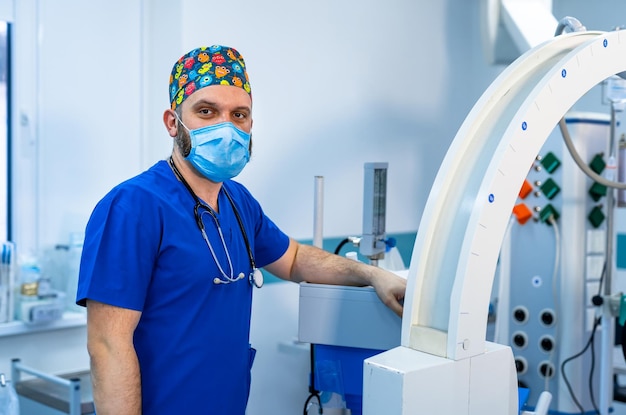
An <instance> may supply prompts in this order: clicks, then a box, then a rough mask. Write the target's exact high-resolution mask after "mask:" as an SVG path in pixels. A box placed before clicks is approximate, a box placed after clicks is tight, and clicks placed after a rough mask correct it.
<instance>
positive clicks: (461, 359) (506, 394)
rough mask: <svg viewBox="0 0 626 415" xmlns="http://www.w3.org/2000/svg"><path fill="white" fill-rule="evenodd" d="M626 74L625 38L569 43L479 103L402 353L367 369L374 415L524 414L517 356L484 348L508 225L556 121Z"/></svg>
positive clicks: (412, 284) (531, 62)
mask: <svg viewBox="0 0 626 415" xmlns="http://www.w3.org/2000/svg"><path fill="white" fill-rule="evenodd" d="M625 70H626V32H624V31H615V32H591V31H589V32H575V33H569V34H565V35H560V36H557V37H554V38H552V39H550V40H548V41H546V42H544V43H541V44H539V45H537V46H535V47H533V48H532V49H531V50H529V51H528V52H526V53H524V54H523V55H522V56H520V57H519V58H518V59H517V60H515V62H513V63H512V64H511V65H510V66H509V67H507V68H506V69H505V70H504V71H503V72H502V74H501V75H500V76H499V77H498V78H497V79H496V80H495V81H494V82H493V83H492V84H491V86H490V87H489V88H488V89H487V91H485V93H484V94H483V95H482V97H481V98H480V99H479V101H478V102H477V103H476V104H475V106H474V108H473V109H472V110H471V112H470V113H469V115H468V116H467V118H466V119H465V121H464V123H463V125H462V126H461V128H460V129H459V131H458V133H457V135H456V137H455V139H454V141H453V142H452V144H451V146H450V149H449V150H448V153H447V154H446V157H445V158H444V161H443V163H442V165H441V168H440V170H439V173H438V174H437V177H436V179H435V182H434V184H433V187H432V190H431V193H430V196H429V198H428V201H427V203H426V207H425V210H424V213H423V216H422V220H421V223H420V228H419V232H418V235H417V239H416V241H415V247H414V251H413V257H412V260H411V266H410V270H409V275H408V286H407V297H406V299H405V309H404V317H403V321H402V338H401V346H399V347H398V348H395V349H392V350H390V351H387V352H384V353H382V354H379V355H376V356H374V357H372V358H370V359H367V360H366V361H365V363H364V394H363V403H364V412H363V413H364V414H365V415H375V414H380V413H385V414H389V415H400V414H402V415H408V414H412V413H418V411H419V412H422V411H423V413H454V414H468V415H469V414H472V415H474V414H476V415H478V414H481V415H486V414H487V415H488V414H493V415H502V414H510V415H513V414H516V413H517V385H516V382H515V381H514V379H515V377H514V376H513V375H512V374H514V373H515V367H514V364H513V357H512V353H511V350H510V348H508V347H505V346H497V345H494V344H491V343H488V342H486V341H485V333H486V326H487V314H488V304H489V297H490V293H491V288H492V284H493V278H494V273H495V269H496V264H497V259H498V255H499V251H500V246H501V243H502V239H503V236H504V233H505V231H506V226H507V223H508V220H509V218H510V215H511V211H512V209H513V206H514V204H515V201H516V199H517V195H518V192H519V189H520V187H521V185H522V183H523V181H524V178H525V177H526V175H527V173H528V169H529V166H531V165H532V162H533V160H534V159H535V156H536V155H537V154H538V152H539V150H540V149H541V147H542V145H543V143H544V142H545V141H546V139H547V137H548V135H549V134H550V132H551V131H552V130H553V129H554V127H555V126H556V125H557V123H558V121H559V120H560V119H561V118H562V117H563V116H564V115H565V114H566V112H567V111H568V110H569V109H570V108H571V107H572V105H573V104H574V103H576V101H578V100H579V99H580V98H581V97H582V96H583V95H584V94H585V93H587V92H588V91H589V90H590V89H591V88H593V87H594V86H595V85H597V84H598V83H600V82H601V81H603V80H605V79H607V78H608V77H610V76H612V75H614V74H616V73H620V72H623V71H625ZM473 367H480V368H482V369H481V370H483V371H485V370H488V371H489V373H488V374H484V376H483V375H481V376H483V377H489V380H487V379H484V378H482V377H479V376H477V375H476V374H475V372H474V371H473V369H472V368H473ZM476 372H478V371H476ZM459 376H460V380H459ZM418 380H419V381H418ZM481 382H488V384H489V385H490V387H482V386H481ZM462 385H464V386H463V389H459V390H457V389H456V388H457V387H461V386H462ZM491 386H493V388H492V387H491ZM494 388H495V389H494ZM421 389H427V391H428V393H423V394H422V393H421V392H420V390H421ZM459 391H461V392H459ZM390 397H395V398H390ZM451 400H457V401H458V402H457V403H455V404H453V403H450V402H448V401H451ZM483 402H489V405H486V406H484V405H483V404H482V403H483ZM441 405H446V406H441ZM449 407H452V408H454V409H451V410H450V411H447V410H446V408H449ZM429 411H431V412H429Z"/></svg>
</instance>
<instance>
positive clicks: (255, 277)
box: [168, 156, 263, 288]
mask: <svg viewBox="0 0 626 415" xmlns="http://www.w3.org/2000/svg"><path fill="white" fill-rule="evenodd" d="M168 163H169V165H170V167H171V168H172V171H174V174H176V177H178V179H179V180H180V181H181V182H182V183H183V184H184V185H185V188H187V191H188V192H189V194H190V195H191V197H193V200H194V201H195V202H196V204H195V206H194V207H193V215H194V218H195V219H196V224H197V225H198V228H199V229H200V232H201V233H202V238H203V239H204V242H206V244H207V246H208V247H209V251H210V252H211V256H212V257H213V260H214V261H215V264H217V268H218V269H219V271H220V274H221V275H222V278H220V277H215V278H214V279H213V283H214V284H216V285H217V284H230V283H232V282H236V281H239V280H240V279H243V278H245V274H244V273H243V272H240V273H239V274H238V275H237V276H234V273H233V263H232V261H231V259H230V254H229V252H228V247H227V246H226V241H224V235H223V234H222V228H221V227H220V223H219V221H218V219H217V215H216V214H215V211H214V210H213V208H211V206H209V205H207V204H206V203H204V202H202V201H201V200H200V198H198V196H196V194H195V193H194V192H193V190H191V187H190V186H189V183H187V181H186V180H185V178H184V177H183V175H182V174H181V173H180V171H178V168H177V167H176V165H175V164H174V160H173V159H172V157H171V156H170V158H169V160H168ZM222 190H223V191H224V194H225V195H226V198H227V199H228V201H229V202H230V205H231V206H232V207H233V212H234V213H235V217H236V218H237V223H238V224H239V229H240V230H241V234H242V235H243V241H244V243H245V244H246V250H247V251H248V259H249V260H250V267H251V268H252V272H250V274H249V275H248V281H249V282H250V284H252V285H254V286H255V287H257V288H261V287H262V286H263V273H262V272H261V270H260V269H258V268H257V267H256V264H255V262H254V256H253V255H252V249H251V248H250V241H249V240H248V235H247V234H246V230H245V228H244V226H243V221H242V220H241V216H239V212H238V211H237V207H236V206H235V202H234V201H233V199H232V198H231V196H230V194H229V193H228V191H227V190H226V188H225V187H224V186H222ZM201 210H202V211H201ZM205 213H208V214H209V215H211V217H212V218H213V221H214V222H215V226H216V227H217V233H218V234H219V236H220V240H221V241H222V247H223V248H224V252H225V253H226V259H227V260H228V267H229V271H230V272H229V273H228V274H227V273H226V272H225V271H224V269H223V268H222V266H221V265H220V262H219V261H218V260H217V256H216V255H215V251H214V250H213V246H212V245H211V243H210V242H209V238H208V237H207V234H206V231H205V229H204V221H203V220H202V215H203V214H205Z"/></svg>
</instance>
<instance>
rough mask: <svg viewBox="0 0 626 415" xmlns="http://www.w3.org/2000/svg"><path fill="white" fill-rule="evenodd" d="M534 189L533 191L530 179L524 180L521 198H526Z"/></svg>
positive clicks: (520, 193)
mask: <svg viewBox="0 0 626 415" xmlns="http://www.w3.org/2000/svg"><path fill="white" fill-rule="evenodd" d="M532 191H533V185H532V184H530V183H529V182H528V180H524V183H523V184H522V188H521V189H520V190H519V197H520V199H526V196H528V195H529V194H530V193H531V192H532Z"/></svg>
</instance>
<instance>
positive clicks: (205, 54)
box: [170, 45, 252, 110]
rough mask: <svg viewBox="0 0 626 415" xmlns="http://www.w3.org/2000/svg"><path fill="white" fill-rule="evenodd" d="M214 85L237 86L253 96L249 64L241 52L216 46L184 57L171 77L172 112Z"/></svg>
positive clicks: (177, 63) (196, 50)
mask: <svg viewBox="0 0 626 415" xmlns="http://www.w3.org/2000/svg"><path fill="white" fill-rule="evenodd" d="M211 85H233V86H236V87H239V88H242V89H243V90H244V91H246V92H247V93H248V94H250V96H252V92H251V90H250V83H249V81H248V74H247V73H246V64H245V62H244V60H243V57H242V56H241V55H240V54H239V52H237V50H235V49H233V48H230V47H227V46H221V45H213V46H209V47H206V46H205V47H200V48H196V49H194V50H192V51H191V52H189V53H187V54H186V55H184V56H182V57H181V58H180V59H179V60H178V61H177V62H176V64H174V68H173V69H172V74H171V75H170V103H171V105H172V109H173V110H175V109H176V107H178V106H179V105H180V104H182V103H183V101H184V100H185V99H187V97H189V95H191V94H193V93H194V92H195V91H197V90H198V89H201V88H204V87H205V86H211Z"/></svg>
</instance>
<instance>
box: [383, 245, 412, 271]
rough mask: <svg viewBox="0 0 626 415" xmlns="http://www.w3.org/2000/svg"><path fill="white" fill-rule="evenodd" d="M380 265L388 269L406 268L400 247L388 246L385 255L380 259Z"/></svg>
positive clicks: (401, 269)
mask: <svg viewBox="0 0 626 415" xmlns="http://www.w3.org/2000/svg"><path fill="white" fill-rule="evenodd" d="M378 266H379V267H381V268H383V269H386V270H387V271H403V270H405V269H406V267H405V265H404V261H403V260H402V255H400V251H398V247H396V246H393V247H387V251H386V252H385V257H384V258H383V259H380V260H378Z"/></svg>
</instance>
